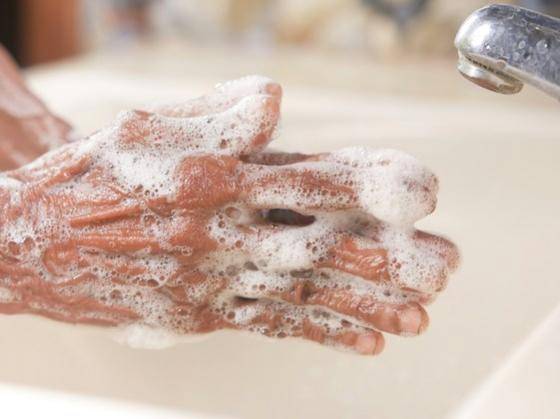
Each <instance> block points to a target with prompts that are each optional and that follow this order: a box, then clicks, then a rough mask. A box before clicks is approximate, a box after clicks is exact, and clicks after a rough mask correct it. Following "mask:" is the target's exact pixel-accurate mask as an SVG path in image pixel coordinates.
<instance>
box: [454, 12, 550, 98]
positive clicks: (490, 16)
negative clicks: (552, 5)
mask: <svg viewBox="0 0 560 419" xmlns="http://www.w3.org/2000/svg"><path fill="white" fill-rule="evenodd" d="M455 46H456V47H457V50H458V52H459V64H458V69H459V71H460V72H461V74H462V75H463V76H465V77H466V78H467V79H468V80H470V81H472V82H474V83H476V84H478V85H479V86H482V87H484V88H486V89H490V90H492V91H495V92H498V93H503V94H512V93H517V92H519V91H520V90H521V88H522V87H523V84H525V83H527V84H529V85H532V86H534V87H536V88H538V89H540V90H542V91H543V92H545V93H547V94H549V95H551V96H553V97H555V98H557V99H560V19H556V18H553V17H551V16H548V15H545V14H541V13H537V12H534V11H531V10H527V9H523V8H521V7H517V6H511V5H504V4H495V5H491V6H487V7H484V8H482V9H480V10H477V11H476V12H474V13H473V14H472V15H470V16H469V17H468V18H467V20H465V22H464V23H463V24H462V26H461V28H460V29H459V32H458V33H457V37H456V38H455Z"/></svg>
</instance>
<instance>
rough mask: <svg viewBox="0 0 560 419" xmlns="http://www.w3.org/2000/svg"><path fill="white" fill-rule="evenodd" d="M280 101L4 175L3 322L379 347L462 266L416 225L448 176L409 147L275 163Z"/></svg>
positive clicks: (260, 97) (184, 106) (241, 99)
mask: <svg viewBox="0 0 560 419" xmlns="http://www.w3.org/2000/svg"><path fill="white" fill-rule="evenodd" d="M281 96H282V89H281V88H280V86H279V85H278V84H276V83H274V82H273V81H272V80H270V79H268V78H265V77H260V76H251V77H246V78H242V79H239V80H235V81H232V82H228V83H225V84H223V85H219V86H218V87H217V88H216V89H215V91H214V92H213V93H211V94H210V95H208V96H204V97H201V98H196V99H193V100H190V101H186V102H185V103H178V104H174V105H166V106H160V107H154V108H150V109H147V110H132V111H127V112H123V113H121V114H120V115H119V116H118V117H117V119H116V121H115V122H114V123H113V125H111V126H108V127H105V128H103V129H101V130H99V131H98V132H97V133H95V134H93V135H92V136H90V137H88V138H84V139H83V140H80V141H76V142H73V143H71V144H68V145H65V146H63V147H61V148H59V149H57V150H55V151H52V152H50V153H48V154H46V155H44V156H42V157H40V158H39V159H37V160H35V161H34V162H32V163H30V164H28V165H26V166H24V167H22V168H20V169H17V170H14V171H11V172H7V173H5V174H4V175H3V176H2V177H0V211H1V214H2V217H0V224H1V225H0V252H1V253H0V312H3V313H34V314H39V315H43V316H47V317H51V318H54V319H57V320H63V321H68V322H74V323H90V324H98V325H107V326H115V327H118V328H119V330H123V334H122V335H121V340H124V341H128V342H129V343H131V344H132V345H134V346H142V345H143V343H142V342H144V343H145V345H144V346H148V347H163V346H167V345H169V344H171V343H172V342H173V337H182V336H192V335H195V334H202V333H206V332H210V331H214V330H217V329H224V328H227V329H239V330H247V331H251V332H256V333H259V334H263V335H267V336H272V337H278V338H282V337H290V336H291V337H303V338H306V339H309V340H313V341H316V342H319V343H322V344H325V345H329V346H332V347H335V348H339V349H345V350H350V351H354V352H357V353H362V354H376V353H379V352H380V351H381V350H382V348H383V345H384V341H383V336H382V333H381V332H388V333H394V334H399V335H406V336H408V335H417V334H419V333H421V332H422V331H423V330H424V329H425V328H426V327H427V324H428V316H427V313H426V311H425V309H424V306H425V305H426V304H427V303H429V302H430V301H432V300H433V299H434V298H435V296H436V295H437V294H438V293H439V292H441V291H442V290H443V289H444V287H445V285H446V283H447V279H448V276H449V274H450V272H451V271H453V269H455V267H456V266H457V261H458V253H457V250H456V248H455V246H454V245H453V244H451V243H450V242H449V241H447V240H446V239H443V238H440V237H437V236H434V235H431V234H428V233H424V232H420V231H417V230H416V229H415V228H414V223H415V222H416V221H417V220H419V219H421V218H422V217H424V216H426V215H427V214H429V213H431V212H432V211H433V210H434V208H435V205H436V193H437V189H438V182H437V179H436V177H435V176H434V175H433V174H432V173H431V172H430V171H429V170H428V169H427V168H425V167H424V166H423V165H422V164H420V163H419V162H418V161H417V160H416V159H415V158H413V157H411V156H409V155H407V154H404V153H401V152H399V151H396V150H373V149H370V148H367V147H354V148H346V149H342V150H338V151H335V152H333V153H325V154H319V155H304V154H287V153H281V152H270V151H267V148H266V147H267V145H268V143H269V142H270V140H271V139H272V138H274V133H275V128H276V125H277V122H278V119H279V109H280V101H281Z"/></svg>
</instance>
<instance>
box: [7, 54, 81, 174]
mask: <svg viewBox="0 0 560 419" xmlns="http://www.w3.org/2000/svg"><path fill="white" fill-rule="evenodd" d="M71 137H72V128H71V127H70V125H68V124H67V123H66V122H65V121H63V120H62V119H60V118H58V117H57V116H55V115H53V114H52V113H51V112H50V111H49V110H48V109H47V107H46V106H45V104H44V103H43V102H42V101H41V100H40V99H39V98H37V97H36V96H35V95H33V93H32V92H31V91H30V90H29V89H28V88H27V87H26V86H25V82H24V80H23V78H22V77H21V75H20V74H19V72H18V69H17V67H16V65H15V63H14V62H13V61H12V60H11V59H10V57H9V56H8V54H7V53H6V51H4V50H3V49H2V47H1V46H0V170H9V169H14V168H17V167H20V166H22V165H24V164H26V163H28V162H30V161H32V160H34V159H35V158H37V157H39V156H40V155H42V154H44V153H45V152H47V151H49V150H52V149H55V148H57V147H59V146H61V145H63V144H66V143H67V142H68V141H70V139H71Z"/></svg>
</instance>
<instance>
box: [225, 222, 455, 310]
mask: <svg viewBox="0 0 560 419" xmlns="http://www.w3.org/2000/svg"><path fill="white" fill-rule="evenodd" d="M299 217H300V219H301V217H302V216H299ZM337 223H338V224H337ZM284 224H286V223H284ZM307 224H308V222H307V221H306V224H305V225H304V224H300V226H299V227H297V228H294V227H291V226H285V225H273V226H271V225H269V224H266V225H260V226H259V225H257V226H253V227H252V228H251V229H250V230H245V229H237V230H236V231H237V233H236V234H226V235H225V236H226V237H227V236H234V237H237V238H239V237H240V235H241V236H242V237H243V238H244V240H243V243H244V248H243V250H245V251H246V252H247V254H249V255H251V257H252V258H253V260H255V261H256V262H257V264H259V267H260V268H262V269H264V270H267V271H272V272H281V271H291V270H299V271H301V270H317V269H332V270H336V271H337V272H339V273H347V274H350V275H352V276H354V277H356V278H359V280H361V281H364V280H365V281H366V282H372V283H376V284H382V285H385V286H387V285H392V286H394V287H395V288H398V289H401V290H403V291H406V292H409V293H410V294H411V295H414V294H415V297H417V299H418V301H428V300H430V299H431V297H430V296H431V295H432V294H434V293H437V292H440V291H442V290H443V289H444V288H445V286H446V284H447V281H448V278H449V274H450V272H451V270H450V269H449V257H447V256H446V254H444V253H442V252H443V250H442V249H447V248H448V247H443V246H444V245H447V243H449V242H447V241H442V239H439V238H436V237H429V238H424V239H417V238H416V237H415V235H414V233H411V232H410V231H409V230H408V229H407V230H401V229H395V228H388V227H387V226H381V227H380V226H379V225H378V226H377V227H376V229H377V231H376V236H375V237H371V236H370V237H371V238H369V237H362V236H358V235H356V234H352V233H347V231H352V230H354V229H355V228H356V225H359V223H355V222H353V221H352V218H351V217H347V218H346V219H344V220H342V221H340V220H338V219H336V220H335V221H334V222H333V220H330V219H329V218H328V217H327V218H325V217H321V218H318V219H317V220H315V221H314V222H312V223H311V224H309V225H307ZM233 228H234V229H235V227H233ZM366 232H367V231H366ZM370 234H371V233H370ZM422 237H425V236H422ZM447 246H452V245H451V244H449V245H447ZM450 249H455V247H450ZM448 252H451V250H448ZM261 261H263V262H265V263H266V265H263V262H261ZM261 265H262V266H261Z"/></svg>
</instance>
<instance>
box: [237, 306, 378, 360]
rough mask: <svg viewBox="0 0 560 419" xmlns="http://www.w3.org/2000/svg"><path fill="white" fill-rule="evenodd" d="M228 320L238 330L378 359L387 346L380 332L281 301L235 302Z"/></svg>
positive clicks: (328, 314)
mask: <svg viewBox="0 0 560 419" xmlns="http://www.w3.org/2000/svg"><path fill="white" fill-rule="evenodd" d="M226 319H227V321H228V322H229V323H230V324H231V325H232V326H233V327H234V328H240V329H243V330H248V331H251V332H257V333H260V334H263V335H265V336H270V337H277V338H285V337H301V338H304V339H307V340H311V341H313V342H317V343H320V344H322V345H326V346H331V347H334V348H338V349H342V350H347V351H351V352H355V353H359V354H362V355H377V354H379V353H380V352H381V351H382V350H383V348H384V346H385V342H384V339H383V336H382V335H381V333H379V332H377V331H374V330H371V329H367V328H365V327H362V326H359V325H354V324H352V323H350V322H347V321H345V320H343V319H340V318H337V317H336V316H333V315H332V314H330V313H326V312H321V311H320V310H317V309H312V308H308V307H297V306H293V305H290V304H286V303H281V302H277V301H271V300H245V299H237V300H235V299H234V302H233V304H232V307H231V309H229V310H228V312H227V314H226Z"/></svg>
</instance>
